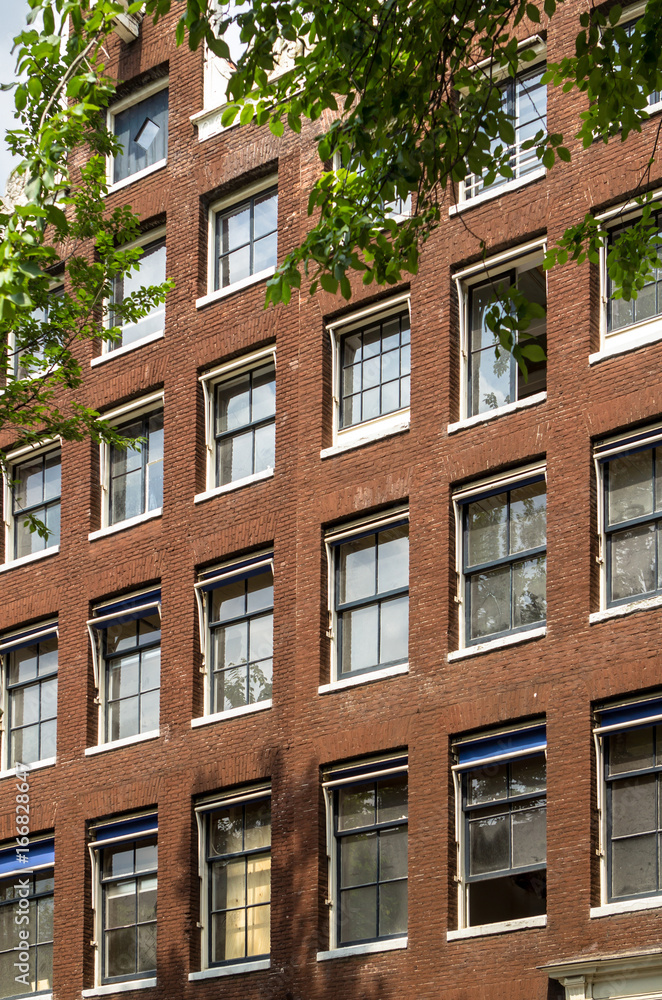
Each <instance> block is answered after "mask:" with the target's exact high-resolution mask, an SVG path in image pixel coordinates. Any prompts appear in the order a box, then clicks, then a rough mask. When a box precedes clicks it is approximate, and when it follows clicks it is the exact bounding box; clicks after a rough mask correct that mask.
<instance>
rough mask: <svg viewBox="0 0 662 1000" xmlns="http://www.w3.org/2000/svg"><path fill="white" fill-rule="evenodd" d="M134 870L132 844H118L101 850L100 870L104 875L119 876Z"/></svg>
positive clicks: (129, 873) (131, 872)
mask: <svg viewBox="0 0 662 1000" xmlns="http://www.w3.org/2000/svg"><path fill="white" fill-rule="evenodd" d="M133 871H134V855H133V844H118V845H117V846H116V847H106V848H104V851H103V866H102V872H103V875H104V877H107V876H112V877H113V878H119V877H121V876H122V875H132V874H133Z"/></svg>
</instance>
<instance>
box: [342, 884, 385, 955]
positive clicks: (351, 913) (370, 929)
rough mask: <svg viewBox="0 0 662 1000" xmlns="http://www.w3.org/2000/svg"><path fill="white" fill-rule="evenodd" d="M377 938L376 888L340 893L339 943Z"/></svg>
mask: <svg viewBox="0 0 662 1000" xmlns="http://www.w3.org/2000/svg"><path fill="white" fill-rule="evenodd" d="M376 936H377V886H376V885H372V886H367V887H365V888H362V889H348V890H344V891H342V892H341V893H340V933H339V943H340V944H343V943H345V942H347V941H365V940H371V939H374V938H376Z"/></svg>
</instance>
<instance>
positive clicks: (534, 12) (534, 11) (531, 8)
mask: <svg viewBox="0 0 662 1000" xmlns="http://www.w3.org/2000/svg"><path fill="white" fill-rule="evenodd" d="M526 16H527V17H528V19H529V21H533V22H534V24H540V11H539V10H538V8H537V7H536V5H535V4H533V3H527V5H526Z"/></svg>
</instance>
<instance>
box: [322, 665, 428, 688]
mask: <svg viewBox="0 0 662 1000" xmlns="http://www.w3.org/2000/svg"><path fill="white" fill-rule="evenodd" d="M408 673H409V664H408V663H397V664H396V665H395V666H394V667H383V668H382V669H381V670H372V671H370V672H366V673H365V674H357V675H356V676H355V677H341V678H340V680H337V681H331V683H330V684H320V686H319V687H318V689H317V693H318V694H331V692H332V691H342V690H344V689H345V688H352V687H356V686H357V685H359V684H373V683H374V682H375V681H383V680H386V679H387V678H388V677H399V676H401V675H402V674H408Z"/></svg>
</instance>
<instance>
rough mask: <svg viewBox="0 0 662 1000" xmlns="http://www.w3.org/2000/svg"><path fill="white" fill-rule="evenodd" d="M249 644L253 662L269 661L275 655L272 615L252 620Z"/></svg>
mask: <svg viewBox="0 0 662 1000" xmlns="http://www.w3.org/2000/svg"><path fill="white" fill-rule="evenodd" d="M248 643H249V660H250V661H251V662H254V661H255V660H264V659H269V658H270V657H271V656H272V655H273V618H272V616H271V615H263V616H261V617H259V618H253V619H252V621H251V622H250V628H249V639H248Z"/></svg>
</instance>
